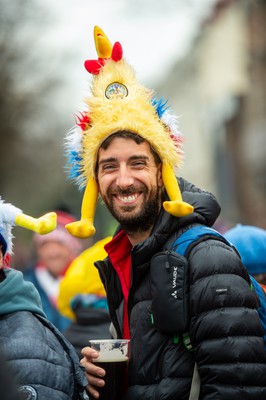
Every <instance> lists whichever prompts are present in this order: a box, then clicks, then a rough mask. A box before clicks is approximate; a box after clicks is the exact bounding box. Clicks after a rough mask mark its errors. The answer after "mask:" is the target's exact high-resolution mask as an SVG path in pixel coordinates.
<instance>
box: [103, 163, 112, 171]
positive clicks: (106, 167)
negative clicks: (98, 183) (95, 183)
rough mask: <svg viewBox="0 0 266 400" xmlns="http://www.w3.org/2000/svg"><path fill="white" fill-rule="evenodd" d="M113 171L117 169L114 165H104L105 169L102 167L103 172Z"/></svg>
mask: <svg viewBox="0 0 266 400" xmlns="http://www.w3.org/2000/svg"><path fill="white" fill-rule="evenodd" d="M113 169H115V165H113V164H106V165H103V167H102V170H103V171H112V170H113Z"/></svg>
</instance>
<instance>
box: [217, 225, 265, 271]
mask: <svg viewBox="0 0 266 400" xmlns="http://www.w3.org/2000/svg"><path fill="white" fill-rule="evenodd" d="M224 236H225V237H226V239H227V240H229V242H231V243H232V244H233V245H234V246H235V247H236V248H237V250H238V252H239V253H240V256H241V258H242V261H243V264H244V265H245V267H246V268H247V270H248V272H249V273H250V274H251V275H257V274H262V273H266V230H265V229H262V228H258V227H256V226H250V225H241V224H238V225H236V226H235V227H234V228H232V229H229V230H228V231H227V232H225V233H224Z"/></svg>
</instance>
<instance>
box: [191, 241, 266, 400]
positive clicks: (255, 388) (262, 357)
mask: <svg viewBox="0 0 266 400" xmlns="http://www.w3.org/2000/svg"><path fill="white" fill-rule="evenodd" d="M189 262H190V313H191V322H190V324H191V325H190V337H191V342H192V344H193V346H194V348H195V357H196V361H197V364H198V369H199V374H200V378H201V397H200V398H201V399H204V400H221V399H223V400H226V399H228V400H229V399H230V400H231V399H234V400H243V399H245V400H255V399H256V400H263V399H264V400H265V399H266V352H265V349H264V342H263V328H262V325H261V323H260V318H259V315H258V312H257V308H258V306H259V303H258V298H257V296H256V294H255V293H254V292H253V291H252V290H251V289H250V282H249V277H248V274H247V271H246V270H245V268H244V266H243V265H242V262H241V260H240V258H239V257H238V255H237V254H236V253H235V251H234V250H233V249H232V248H230V247H229V246H227V245H226V244H225V243H223V242H220V241H217V240H213V239H208V240H205V241H203V242H201V243H199V244H197V246H195V247H194V248H193V249H192V251H191V253H190V256H189Z"/></svg>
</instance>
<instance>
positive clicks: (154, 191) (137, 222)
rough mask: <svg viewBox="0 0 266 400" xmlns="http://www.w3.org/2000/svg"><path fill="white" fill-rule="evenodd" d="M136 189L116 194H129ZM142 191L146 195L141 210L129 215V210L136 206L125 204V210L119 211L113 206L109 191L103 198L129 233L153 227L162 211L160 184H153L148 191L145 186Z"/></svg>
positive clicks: (144, 230)
mask: <svg viewBox="0 0 266 400" xmlns="http://www.w3.org/2000/svg"><path fill="white" fill-rule="evenodd" d="M136 191H138V190H136V188H134V187H133V188H129V189H127V190H118V191H117V192H116V194H119V195H120V196H129V195H130V194H133V193H135V192H136ZM141 191H142V193H143V196H144V201H143V204H142V207H141V208H140V210H139V211H138V212H136V213H135V214H134V212H133V215H128V212H130V211H131V210H133V209H134V206H132V205H130V204H129V205H124V206H123V210H121V211H117V210H116V209H115V207H114V206H113V203H112V202H110V201H109V199H110V198H112V196H111V195H110V194H109V195H108V193H107V197H104V198H103V200H104V202H105V205H106V207H107V208H108V210H109V211H110V213H111V214H112V216H113V217H114V218H115V219H116V220H117V221H118V222H119V224H120V225H121V227H122V228H123V229H124V231H125V232H126V233H128V234H134V233H137V232H146V231H148V230H149V229H150V228H151V227H153V225H154V223H155V221H156V218H157V216H158V214H159V211H160V206H159V205H160V199H161V190H160V188H159V187H158V186H153V187H152V188H151V190H150V192H149V193H148V192H147V189H146V187H145V186H143V187H142V188H141Z"/></svg>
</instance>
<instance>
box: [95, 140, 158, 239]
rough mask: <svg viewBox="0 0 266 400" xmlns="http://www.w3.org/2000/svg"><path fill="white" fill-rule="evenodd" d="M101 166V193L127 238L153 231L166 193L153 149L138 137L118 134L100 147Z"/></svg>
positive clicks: (99, 173)
mask: <svg viewBox="0 0 266 400" xmlns="http://www.w3.org/2000/svg"><path fill="white" fill-rule="evenodd" d="M97 165H98V168H97V171H98V173H97V181H98V185H99V191H100V194H101V196H102V199H103V201H104V203H105V204H106V206H107V208H108V209H109V211H110V213H111V214H112V215H113V217H114V218H115V219H116V220H117V221H118V222H119V223H120V225H121V226H122V227H123V229H124V230H125V231H126V232H127V234H136V233H138V232H146V231H150V229H151V228H152V226H153V225H154V222H155V220H156V218H157V216H158V214H159V212H160V208H161V190H162V180H161V162H160V160H159V158H158V155H157V154H156V153H155V152H154V151H152V150H151V147H150V145H149V144H148V143H147V142H146V141H144V140H143V139H142V138H141V137H139V136H137V135H136V134H134V133H131V132H117V133H115V134H113V135H111V136H109V138H108V139H107V140H106V141H105V142H104V143H103V144H102V146H101V147H100V150H99V155H98V164H97ZM151 175H152V176H151ZM153 175H154V176H153ZM147 178H150V179H147Z"/></svg>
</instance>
